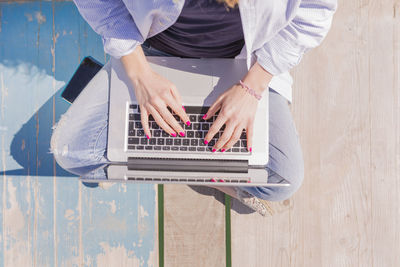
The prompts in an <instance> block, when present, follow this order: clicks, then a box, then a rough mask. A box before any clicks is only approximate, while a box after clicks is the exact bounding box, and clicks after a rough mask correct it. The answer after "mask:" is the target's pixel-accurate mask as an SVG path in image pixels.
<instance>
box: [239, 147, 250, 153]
mask: <svg viewBox="0 0 400 267" xmlns="http://www.w3.org/2000/svg"><path fill="white" fill-rule="evenodd" d="M240 152H249V151H247V148H241V149H240Z"/></svg>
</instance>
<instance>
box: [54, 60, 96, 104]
mask: <svg viewBox="0 0 400 267" xmlns="http://www.w3.org/2000/svg"><path fill="white" fill-rule="evenodd" d="M102 67H103V65H102V64H101V63H99V62H97V61H96V60H95V59H94V58H92V57H85V58H84V59H83V60H82V62H81V64H80V65H79V67H78V69H77V70H76V71H75V73H74V75H73V76H72V78H71V80H70V81H69V82H68V84H67V86H66V87H65V89H64V91H63V92H62V94H61V96H62V97H63V98H64V99H65V100H67V101H68V102H69V103H72V102H74V100H75V99H76V98H77V97H78V95H79V94H80V92H81V91H82V90H83V88H85V87H86V85H87V84H88V83H89V82H90V80H91V79H92V78H93V77H94V76H95V75H96V73H97V72H99V70H101V68H102Z"/></svg>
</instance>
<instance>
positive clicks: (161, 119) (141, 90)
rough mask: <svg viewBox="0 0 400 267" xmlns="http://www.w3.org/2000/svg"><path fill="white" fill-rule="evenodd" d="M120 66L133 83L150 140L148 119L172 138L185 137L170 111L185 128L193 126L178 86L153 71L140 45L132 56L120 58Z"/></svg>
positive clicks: (143, 123)
mask: <svg viewBox="0 0 400 267" xmlns="http://www.w3.org/2000/svg"><path fill="white" fill-rule="evenodd" d="M121 62H122V64H123V65H124V68H125V71H126V73H127V75H128V77H129V78H130V80H131V81H132V84H133V88H134V90H135V96H136V100H137V102H138V104H139V107H140V114H141V115H140V116H141V121H142V125H143V130H144V132H145V134H146V135H147V136H148V138H150V137H151V133H150V129H149V115H152V116H153V118H154V120H155V121H156V123H157V124H158V125H159V126H160V127H161V128H162V129H163V130H164V131H166V132H167V133H168V134H170V135H171V136H177V134H179V135H181V136H184V135H185V131H184V129H183V128H182V127H181V125H180V124H179V123H178V122H177V121H176V119H175V118H174V116H173V115H172V114H171V112H170V111H169V110H168V107H170V108H171V109H172V110H173V111H174V112H175V114H177V115H178V116H179V117H180V118H181V119H182V121H183V122H185V124H187V125H190V122H189V116H188V115H187V114H186V112H185V111H184V109H183V106H182V99H181V97H180V95H179V92H178V90H177V88H176V86H175V85H174V84H173V83H172V82H171V81H169V80H167V79H166V78H164V77H162V76H161V75H159V74H157V73H156V72H155V71H153V69H151V67H150V65H149V64H148V62H147V60H146V57H145V56H144V53H143V50H142V48H141V46H140V45H138V47H137V48H136V49H135V50H134V51H133V52H132V53H130V54H129V55H126V56H123V57H121Z"/></svg>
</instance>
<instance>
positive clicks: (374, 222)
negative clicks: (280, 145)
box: [232, 0, 400, 267]
mask: <svg viewBox="0 0 400 267" xmlns="http://www.w3.org/2000/svg"><path fill="white" fill-rule="evenodd" d="M292 73H293V76H294V80H295V83H294V101H293V104H292V105H291V108H292V112H293V116H294V118H295V122H296V126H297V130H298V132H299V135H300V141H301V144H302V147H303V154H304V158H305V181H304V184H303V186H302V188H301V189H300V191H299V192H297V193H296V194H295V195H294V196H293V197H292V198H291V199H290V200H287V201H284V202H280V203H274V204H273V205H274V206H273V208H274V209H275V213H276V214H275V215H274V216H273V217H272V218H262V217H260V216H257V215H256V214H251V215H247V216H244V215H242V214H238V213H236V212H235V211H232V261H233V266H274V267H275V266H284V267H286V266H335V267H336V266H349V267H350V266H351V267H352V266H399V263H400V256H399V255H400V246H399V244H400V210H399V208H398V205H399V203H400V201H399V198H400V196H399V195H400V192H399V191H400V184H399V182H398V181H399V180H400V82H399V77H400V1H390V0H385V1H339V10H338V12H337V14H336V16H335V18H334V23H333V27H332V30H331V32H330V33H329V35H328V37H327V39H326V40H325V41H324V43H323V44H322V45H321V46H320V47H318V48H317V49H314V50H312V51H311V52H310V53H309V54H307V55H306V56H305V57H304V59H303V60H302V62H301V64H300V65H299V66H298V67H296V68H295V69H294V70H293V71H292ZM235 203H236V202H235V201H234V202H233V205H235ZM249 244H251V246H250V245H249ZM249 247H251V248H252V249H248V248H249Z"/></svg>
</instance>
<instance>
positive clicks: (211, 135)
mask: <svg viewBox="0 0 400 267" xmlns="http://www.w3.org/2000/svg"><path fill="white" fill-rule="evenodd" d="M225 121H226V119H225V117H223V116H218V117H217V119H216V120H215V121H214V122H213V124H212V125H211V127H210V129H209V130H208V132H207V134H206V136H205V137H204V144H208V143H209V142H210V141H211V140H212V139H213V138H214V135H216V134H217V133H218V132H219V130H220V129H221V127H222V126H223V125H224V124H225Z"/></svg>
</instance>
